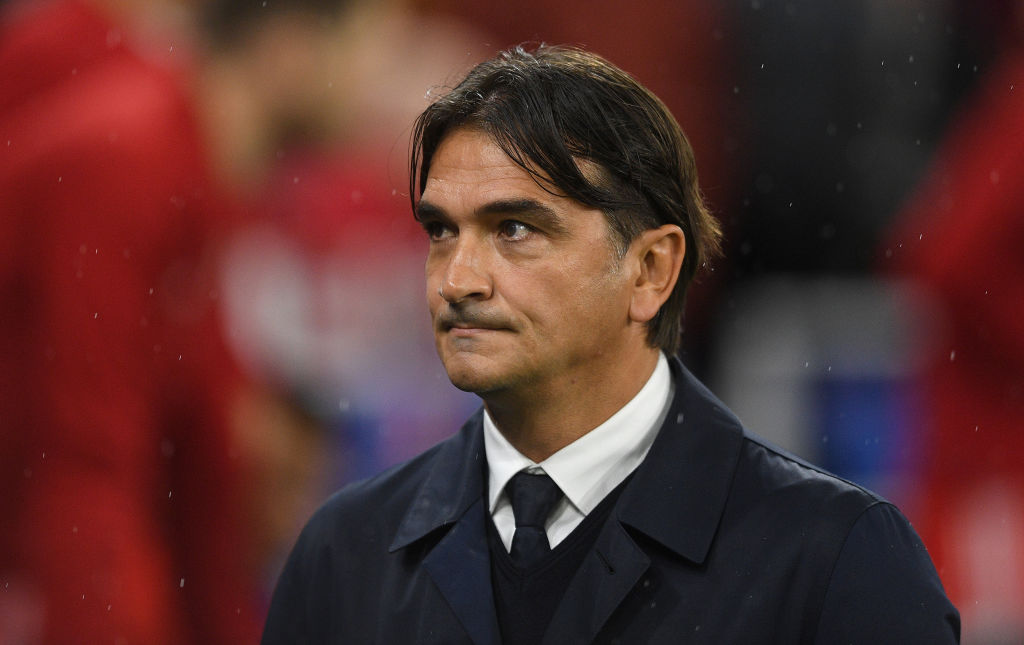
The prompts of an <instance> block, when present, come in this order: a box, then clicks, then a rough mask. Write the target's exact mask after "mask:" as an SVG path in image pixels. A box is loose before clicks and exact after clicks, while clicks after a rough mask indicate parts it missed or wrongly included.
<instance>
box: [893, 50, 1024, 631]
mask: <svg viewBox="0 0 1024 645" xmlns="http://www.w3.org/2000/svg"><path fill="white" fill-rule="evenodd" d="M1022 115H1024V48H1022V47H1021V46H1020V42H1019V39H1018V42H1017V44H1016V45H1015V46H1014V47H1012V48H1010V49H1009V50H1008V51H1007V52H1006V54H1005V56H1004V58H1003V60H1002V61H1001V62H1000V63H999V64H998V65H997V66H996V67H995V68H994V69H992V70H991V71H990V73H989V74H988V76H987V78H986V79H985V80H984V81H983V83H982V85H981V86H980V87H979V88H978V90H977V93H976V95H975V96H974V97H973V98H972V100H971V102H970V104H969V105H968V107H967V109H966V111H965V112H963V113H962V114H961V115H960V118H959V120H958V121H957V122H956V123H955V125H954V127H953V129H952V131H951V132H950V134H949V136H948V137H947V138H946V141H945V143H944V144H943V146H942V147H941V149H940V151H939V154H938V157H937V160H936V162H935V164H934V166H933V168H932V170H931V172H930V175H929V176H928V177H927V179H926V181H925V182H924V183H923V184H922V186H921V187H920V189H919V190H918V193H917V194H916V196H915V197H914V198H913V199H912V201H911V202H910V203H909V205H908V206H907V208H906V210H905V212H904V213H903V215H902V216H901V222H900V227H899V229H898V231H897V234H896V235H894V236H893V238H892V240H891V242H890V245H889V249H888V250H887V251H886V254H887V257H889V258H890V260H889V262H891V263H893V264H894V265H895V266H897V267H899V270H900V271H902V272H903V273H905V274H908V275H909V276H910V277H911V278H912V279H913V280H915V281H917V282H918V283H919V284H920V285H921V286H922V287H923V288H924V290H925V293H926V295H927V296H930V297H931V300H932V303H933V305H934V306H935V307H936V308H937V311H938V313H940V314H941V316H940V319H941V323H939V325H938V329H937V330H936V338H935V339H934V342H933V344H932V345H931V347H932V350H931V352H930V354H929V356H928V357H927V366H926V369H925V373H924V384H925V396H926V401H925V403H926V409H927V410H928V411H929V418H928V419H927V420H926V423H925V425H924V426H923V430H924V431H925V432H926V436H927V438H926V440H925V442H924V445H926V446H928V450H929V452H928V454H927V455H924V456H923V457H924V458H923V460H922V461H923V463H924V464H926V466H925V473H926V475H925V479H924V481H923V485H922V491H923V495H922V500H921V507H922V508H921V511H922V512H921V513H918V514H917V515H916V516H917V517H920V518H921V519H922V523H921V525H920V526H919V530H920V532H921V535H922V537H923V538H924V540H925V543H926V544H927V545H928V548H929V550H930V551H931V553H932V557H933V558H934V559H935V564H936V566H937V568H938V570H939V573H940V575H941V576H942V579H943V582H944V583H945V584H946V586H947V589H948V590H949V594H950V598H951V599H952V600H953V601H954V602H955V603H956V604H957V605H958V606H959V607H961V609H962V611H963V618H964V642H965V643H966V642H972V643H977V642H982V643H988V642H998V643H1003V642H1006V643H1009V642H1020V640H1019V639H1020V638H1021V637H1024V251H1022V249H1024V214H1022V211H1021V204H1022V203H1024V118H1022Z"/></svg>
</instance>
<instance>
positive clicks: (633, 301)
mask: <svg viewBox="0 0 1024 645" xmlns="http://www.w3.org/2000/svg"><path fill="white" fill-rule="evenodd" d="M411 168H412V177H411V187H412V191H411V194H412V198H413V200H414V205H415V210H416V216H417V218H418V219H419V220H420V222H421V223H422V224H423V228H424V230H425V231H426V232H427V234H428V236H429V238H430V250H429V254H428V257H427V263H426V273H427V299H428V302H429V305H430V311H431V315H432V318H433V323H434V333H435V338H436V345H437V350H438V353H439V355H440V357H441V360H442V362H443V363H444V366H445V369H446V370H447V372H448V375H449V377H450V378H451V380H452V382H453V383H454V384H455V385H456V386H457V387H459V388H462V389H465V390H470V391H473V392H476V393H477V394H479V396H480V397H481V398H482V399H483V401H484V408H483V410H481V411H480V412H479V413H477V414H476V415H475V416H474V417H472V418H471V419H470V420H469V421H468V422H467V423H466V424H465V425H464V426H463V428H462V429H461V430H460V432H459V433H458V434H457V435H455V436H454V437H452V438H451V439H449V440H447V441H445V442H443V443H441V444H440V445H438V446H436V447H435V448H433V449H432V450H430V451H428V452H426V453H425V454H423V455H421V456H420V457H418V458H416V459H414V460H412V461H411V462H409V463H407V464H404V465H402V466H399V467H397V468H395V469H393V470H391V471H389V472H386V473H384V474H382V475H380V476H378V477H376V478H373V479H370V480H368V481H365V482H362V483H359V484H355V485H353V486H351V487H349V488H347V489H345V490H343V491H341V492H340V493H338V494H336V495H335V496H334V497H333V498H332V499H331V500H330V501H329V502H328V503H327V504H326V505H325V506H324V507H323V508H322V509H321V510H320V511H319V512H318V513H317V514H316V515H315V516H314V517H313V519H312V520H311V521H310V523H309V525H308V526H307V527H306V528H305V530H304V531H303V534H302V536H301V537H300V539H299V542H298V544H297V545H296V547H295V549H294V551H293V553H292V555H291V558H290V559H289V562H288V564H287V566H286V568H285V571H284V573H283V574H282V576H281V579H280V581H279V582H278V587H277V589H276V591H275V596H274V600H273V602H272V605H271V609H270V616H269V618H268V622H267V626H266V630H265V632H264V637H263V642H264V643H265V644H268V645H269V644H277V643H327V642H330V643H413V642H417V643H478V644H482V643H499V642H501V643H506V644H508V643H590V642H598V643H676V642H687V643H715V644H720V643H851V642H852V643H952V642H956V641H957V640H958V633H959V618H958V615H957V612H956V610H955V609H954V608H953V606H952V605H951V604H950V603H949V601H948V600H947V599H946V597H945V595H944V593H943V591H942V587H941V584H940V582H939V580H938V577H937V575H936V573H935V570H934V568H933V567H932V565H931V562H930V560H929V559H928V556H927V554H926V552H925V550H924V547H923V546H922V545H921V543H920V541H919V540H918V538H917V536H916V535H915V534H914V532H913V530H912V529H911V528H910V526H909V524H908V523H907V520H906V519H905V518H904V517H903V516H902V515H901V514H900V513H899V511H897V510H896V509H895V508H894V507H892V506H891V505H890V504H888V503H886V502H885V501H884V500H881V499H879V498H878V497H876V496H874V495H873V494H871V493H869V492H867V491H864V490H863V489H860V488H858V487H856V486H854V485H852V484H850V483H847V482H844V481H842V480H839V479H837V478H835V477H833V476H831V475H828V474H826V473H823V472H821V471H820V470H817V469H816V468H814V467H813V466H810V465H809V464H806V463H803V462H801V461H799V460H797V459H795V458H793V457H791V456H789V455H786V454H785V453H782V452H781V451H779V450H777V449H775V448H772V447H770V446H767V445H765V444H764V443H763V442H762V441H760V440H759V439H757V438H756V437H754V436H753V435H751V434H749V433H747V432H746V431H745V430H744V429H743V428H742V427H741V426H740V424H739V422H738V421H737V419H736V418H735V417H734V416H733V415H732V414H731V413H729V412H728V411H727V410H726V409H725V407H724V405H722V403H720V402H719V401H718V400H717V399H715V398H714V396H713V395H711V393H709V392H708V391H707V390H706V389H705V388H704V387H703V386H702V385H701V384H700V383H699V382H697V381H696V380H695V379H694V378H693V377H692V376H691V375H690V374H689V373H688V372H687V371H686V369H685V368H684V367H683V366H682V364H681V363H680V362H679V361H678V360H677V359H670V358H668V357H670V356H672V354H673V353H674V351H675V349H676V347H677V344H678V342H679V335H680V316H681V312H682V306H683V301H684V297H685V294H686V288H687V285H688V283H689V282H690V280H691V279H692V278H693V276H694V274H695V272H696V270H697V268H698V267H700V266H701V265H702V264H703V263H704V261H705V260H706V258H708V257H709V256H710V255H712V254H713V253H714V252H715V250H716V247H717V238H718V232H717V227H716V225H715V222H714V221H713V219H712V218H711V217H710V215H709V214H708V212H707V210H706V209H705V208H704V206H703V204H702V202H701V198H700V194H699V192H698V189H697V180H696V170H695V164H694V160H693V155H692V152H691V150H690V148H689V145H688V143H687V142H686V139H685V137H684V136H683V133H682V131H681V130H680V129H679V126H678V125H677V124H676V122H675V121H674V120H673V119H672V117H671V116H670V115H669V113H668V112H667V110H666V108H665V107H664V105H663V104H662V103H661V102H660V101H659V100H658V99H657V98H656V97H654V96H653V95H652V94H650V92H648V91H647V90H645V89H644V88H643V87H641V86H640V85H639V84H637V83H636V81H634V80H633V79H632V78H630V77H629V76H628V75H626V74H625V73H623V72H622V71H621V70H619V69H617V68H615V67H614V66H612V65H610V64H609V63H607V62H606V61H604V60H603V59H601V58H599V57H597V56H594V55H592V54H589V53H586V52H582V51H578V50H571V49H560V48H550V47H540V48H538V49H537V50H536V51H535V52H532V53H529V52H526V51H523V50H522V49H518V48H517V49H515V50H512V51H509V52H506V53H503V54H502V55H500V56H498V57H497V58H495V59H493V60H490V61H487V62H485V63H482V64H481V65H479V66H477V67H476V68H475V69H474V70H473V71H471V72H470V74H469V75H468V76H467V78H466V79H465V80H464V81H463V82H462V83H461V84H459V85H458V86H457V87H456V88H455V89H454V90H453V91H452V92H450V93H449V94H447V95H445V96H444V97H443V98H441V99H440V100H439V101H437V102H436V103H434V104H433V105H432V106H431V107H429V108H428V109H427V110H426V111H425V112H424V113H423V114H422V115H421V116H420V118H419V120H418V122H417V126H416V130H415V133H414V145H413V154H412V163H411ZM417 197H418V198H417Z"/></svg>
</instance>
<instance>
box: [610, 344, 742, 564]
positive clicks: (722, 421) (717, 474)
mask: <svg viewBox="0 0 1024 645" xmlns="http://www.w3.org/2000/svg"><path fill="white" fill-rule="evenodd" d="M670 365H671V367H672V376H673V382H674V384H675V394H674V396H673V400H672V405H671V406H670V408H669V412H668V415H667V416H666V417H665V422H664V424H663V425H662V427H661V431H660V432H659V433H658V437H657V438H656V439H655V440H654V445H653V446H652V447H651V451H650V453H649V454H648V455H647V459H645V460H644V463H642V464H641V465H640V467H639V468H637V470H636V473H635V474H634V476H633V480H632V481H631V482H630V483H629V485H628V486H627V487H626V489H625V490H623V492H622V496H621V497H620V498H619V500H618V504H617V505H616V509H617V516H618V518H619V520H620V521H621V522H622V523H623V524H626V525H628V526H630V527H632V528H633V529H635V530H637V531H640V532H641V533H644V534H645V535H647V536H648V537H650V538H652V539H654V540H656V541H657V542H659V543H660V544H662V545H664V546H665V547H667V548H669V549H671V550H672V551H674V552H676V553H677V554H679V555H681V556H682V557H684V558H687V559H688V560H691V561H692V562H695V563H698V564H699V563H701V562H703V561H704V559H705V558H706V557H707V554H708V551H709V549H710V548H711V543H712V541H713V539H714V536H715V532H716V531H717V529H718V525H719V520H720V519H721V516H722V513H723V512H724V510H725V503H726V500H727V499H728V497H729V489H730V486H731V485H732V479H733V475H734V473H735V471H736V466H737V464H738V463H739V457H740V450H741V448H742V445H743V428H742V426H741V424H740V422H739V420H738V419H737V418H736V417H735V416H734V415H733V414H732V412H730V411H729V410H728V408H726V407H725V404H724V403H722V402H721V401H719V400H718V398H716V397H715V395H714V394H712V393H711V392H710V391H709V390H708V389H707V388H706V387H704V384H703V383H701V382H700V381H698V380H697V379H696V377H694V376H693V374H691V373H690V372H689V371H688V370H687V369H686V368H685V367H684V366H683V364H682V362H681V361H679V359H678V358H673V359H672V361H670Z"/></svg>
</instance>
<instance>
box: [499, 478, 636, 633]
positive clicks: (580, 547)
mask: <svg viewBox="0 0 1024 645" xmlns="http://www.w3.org/2000/svg"><path fill="white" fill-rule="evenodd" d="M627 480H628V478H627ZM623 484H625V482H623ZM623 484H620V485H619V486H617V487H616V488H615V490H613V491H612V492H611V493H609V494H608V495H607V496H606V497H605V498H604V499H603V500H602V501H601V503H600V504H598V505H597V508H595V509H594V511H593V512H592V513H590V514H589V515H587V516H586V517H585V518H584V519H583V521H582V522H580V524H579V526H577V527H576V528H575V529H573V531H572V533H570V534H569V535H568V536H567V537H566V538H565V539H564V540H562V541H561V542H559V543H558V545H557V546H556V547H555V548H554V549H552V550H551V552H550V553H548V554H547V555H546V556H545V557H544V559H542V560H541V561H540V562H538V563H537V564H535V565H533V566H531V567H528V568H520V567H518V566H516V565H515V564H513V563H512V559H511V557H509V554H508V551H506V550H505V545H504V544H503V543H502V541H501V537H500V536H499V535H498V530H497V529H496V528H495V527H494V522H493V521H489V522H488V523H487V525H488V530H487V535H488V542H489V546H490V551H491V586H492V587H493V588H494V604H495V610H496V612H497V615H498V626H499V628H500V629H501V640H502V643H503V645H536V643H539V642H540V640H541V638H542V637H543V636H544V632H545V631H546V630H547V627H548V624H549V623H550V622H551V618H552V616H554V613H555V609H556V608H557V607H558V603H559V601H560V600H561V599H562V596H563V595H564V594H565V590H566V588H567V587H568V586H569V581H570V580H572V577H573V575H574V574H575V573H576V570H577V569H578V568H579V566H580V563H581V562H583V558H584V557H585V556H586V555H587V552H588V551H590V549H591V547H592V546H593V545H594V541H595V540H597V536H598V534H599V533H600V532H601V527H602V526H604V523H605V522H606V521H607V519H608V515H609V513H610V512H611V509H612V507H613V506H614V505H615V500H616V499H618V497H619V492H620V491H621V490H622V488H623Z"/></svg>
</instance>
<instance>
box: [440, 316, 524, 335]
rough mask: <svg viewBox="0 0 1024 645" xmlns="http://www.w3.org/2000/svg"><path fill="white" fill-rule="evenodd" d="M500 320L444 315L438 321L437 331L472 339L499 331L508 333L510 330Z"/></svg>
mask: <svg viewBox="0 0 1024 645" xmlns="http://www.w3.org/2000/svg"><path fill="white" fill-rule="evenodd" d="M500 322H501V321H498V320H488V319H487V318H486V317H485V316H452V315H442V316H440V317H439V318H438V320H437V329H438V331H440V332H441V333H447V334H450V335H452V336H456V337H463V338H465V337H470V336H477V335H480V334H486V333H490V332H497V331H508V330H509V328H508V327H507V326H505V325H502V324H500Z"/></svg>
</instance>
